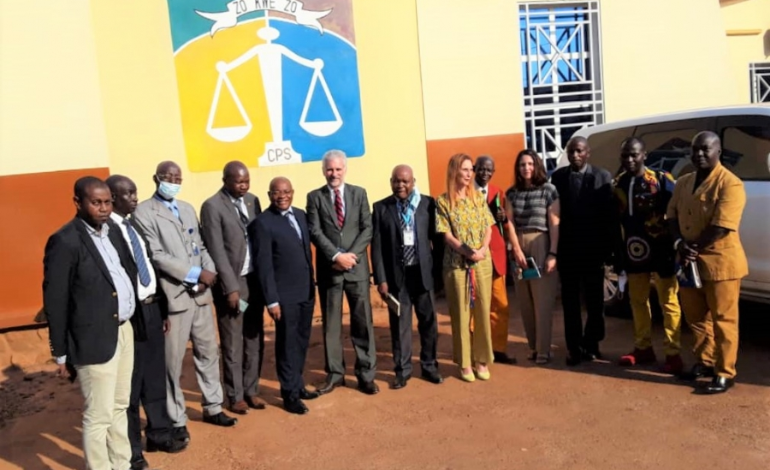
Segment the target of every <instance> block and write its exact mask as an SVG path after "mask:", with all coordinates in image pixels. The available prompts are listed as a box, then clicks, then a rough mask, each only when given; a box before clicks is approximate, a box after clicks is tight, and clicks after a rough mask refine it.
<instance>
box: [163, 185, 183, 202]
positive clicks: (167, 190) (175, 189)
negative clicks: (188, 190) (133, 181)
mask: <svg viewBox="0 0 770 470" xmlns="http://www.w3.org/2000/svg"><path fill="white" fill-rule="evenodd" d="M180 189H182V185H181V184H174V183H168V182H166V181H161V182H160V185H158V194H160V195H161V196H163V197H164V198H166V199H174V198H175V197H176V195H177V194H179V190H180Z"/></svg>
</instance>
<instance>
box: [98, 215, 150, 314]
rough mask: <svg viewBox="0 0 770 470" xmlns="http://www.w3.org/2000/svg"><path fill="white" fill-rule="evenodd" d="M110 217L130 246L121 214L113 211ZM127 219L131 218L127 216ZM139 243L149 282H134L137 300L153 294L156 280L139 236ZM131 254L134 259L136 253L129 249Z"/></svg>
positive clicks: (145, 248)
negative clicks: (144, 283)
mask: <svg viewBox="0 0 770 470" xmlns="http://www.w3.org/2000/svg"><path fill="white" fill-rule="evenodd" d="M110 218H111V219H112V220H113V222H115V223H116V224H117V225H118V227H120V232H121V233H122V234H123V239H124V240H126V243H128V247H129V248H131V238H130V237H129V236H128V228H127V227H126V226H125V225H123V219H124V218H123V216H121V215H118V214H117V213H116V212H114V211H113V212H112V214H110ZM129 220H132V219H131V218H130V217H129ZM134 230H136V229H134ZM137 236H138V235H137ZM139 245H141V247H142V256H144V262H145V263H146V264H147V268H148V271H149V272H150V283H149V284H148V285H146V286H143V285H142V283H141V282H137V283H136V285H137V289H136V290H137V292H136V296H137V297H139V300H140V301H141V300H144V299H146V298H147V297H149V296H151V295H155V290H156V289H157V282H158V281H157V279H156V278H155V270H154V269H152V263H151V262H150V257H149V256H148V255H147V247H146V246H145V244H144V240H143V239H142V237H139ZM131 255H132V256H134V259H136V253H134V250H133V249H131ZM137 276H138V275H137Z"/></svg>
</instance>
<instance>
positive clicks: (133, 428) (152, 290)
mask: <svg viewBox="0 0 770 470" xmlns="http://www.w3.org/2000/svg"><path fill="white" fill-rule="evenodd" d="M107 185H108V186H109V187H110V191H111V192H112V214H110V218H111V219H112V221H113V222H115V225H117V226H118V227H120V232H121V234H122V235H123V238H124V239H125V240H126V243H127V244H128V247H129V250H130V251H131V254H132V255H133V258H134V261H135V263H136V266H137V284H136V286H137V292H136V294H137V299H138V304H137V309H136V314H137V315H142V316H143V318H144V323H145V327H146V331H147V340H146V341H136V342H135V344H134V371H133V374H132V377H131V401H130V402H129V406H128V438H129V441H130V442H131V469H132V470H143V469H146V468H149V464H148V463H147V461H146V460H145V458H144V455H143V454H142V427H141V421H140V418H139V404H140V403H141V404H142V406H143V407H144V413H145V415H146V417H147V427H146V428H145V430H144V433H145V436H146V437H147V450H148V451H149V452H153V451H162V452H169V453H175V452H180V451H182V450H184V449H185V448H186V447H187V443H185V442H184V441H183V440H174V439H173V438H172V435H171V419H170V418H169V416H168V409H167V407H166V380H165V377H166V358H165V338H164V335H165V333H167V332H168V328H169V323H168V310H167V309H166V308H165V305H166V304H165V302H162V301H160V300H161V297H162V293H161V291H160V290H159V289H157V279H158V278H157V275H156V273H155V269H154V268H153V266H152V262H151V260H150V256H149V254H148V251H147V242H146V241H145V239H144V235H143V234H142V233H141V229H140V228H139V227H137V226H136V225H135V224H133V223H132V219H131V214H133V213H134V211H135V210H136V206H137V204H138V202H139V201H138V199H137V194H136V184H134V182H133V181H131V179H129V178H128V177H125V176H122V175H112V176H110V177H109V178H107Z"/></svg>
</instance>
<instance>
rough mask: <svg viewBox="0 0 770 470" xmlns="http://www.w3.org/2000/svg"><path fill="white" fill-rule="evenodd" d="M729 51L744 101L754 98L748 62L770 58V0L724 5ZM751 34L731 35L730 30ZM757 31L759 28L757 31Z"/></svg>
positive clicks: (742, 100) (739, 90)
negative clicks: (749, 32) (752, 96)
mask: <svg viewBox="0 0 770 470" xmlns="http://www.w3.org/2000/svg"><path fill="white" fill-rule="evenodd" d="M722 20H723V22H724V28H725V31H726V32H727V34H728V36H727V44H728V48H729V49H728V50H729V53H730V62H729V64H730V65H729V68H730V70H731V71H732V72H733V76H734V79H735V81H736V84H737V87H738V88H737V89H738V94H739V95H738V98H739V100H740V102H741V103H749V102H750V101H751V90H750V83H749V63H751V62H763V61H768V60H769V59H770V0H747V1H745V2H740V3H734V4H731V5H726V6H723V7H722ZM738 31H744V32H748V31H751V32H752V34H749V35H729V34H730V33H731V32H733V33H735V32H738ZM755 31H758V32H757V33H756V34H755V33H754V32H755Z"/></svg>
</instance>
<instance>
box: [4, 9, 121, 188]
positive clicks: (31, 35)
mask: <svg viewBox="0 0 770 470" xmlns="http://www.w3.org/2000/svg"><path fill="white" fill-rule="evenodd" d="M116 3H117V2H116ZM107 164H108V157H107V142H106V137H105V133H104V124H103V122H102V107H101V97H100V94H99V81H98V72H97V63H96V54H95V48H94V36H93V30H92V28H91V12H90V9H89V1H88V0H70V1H67V2H46V3H45V7H44V8H41V6H40V5H39V4H38V3H36V2H29V1H24V0H3V1H2V2H0V175H15V174H23V173H36V172H41V171H56V170H68V169H77V168H93V167H105V166H107Z"/></svg>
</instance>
